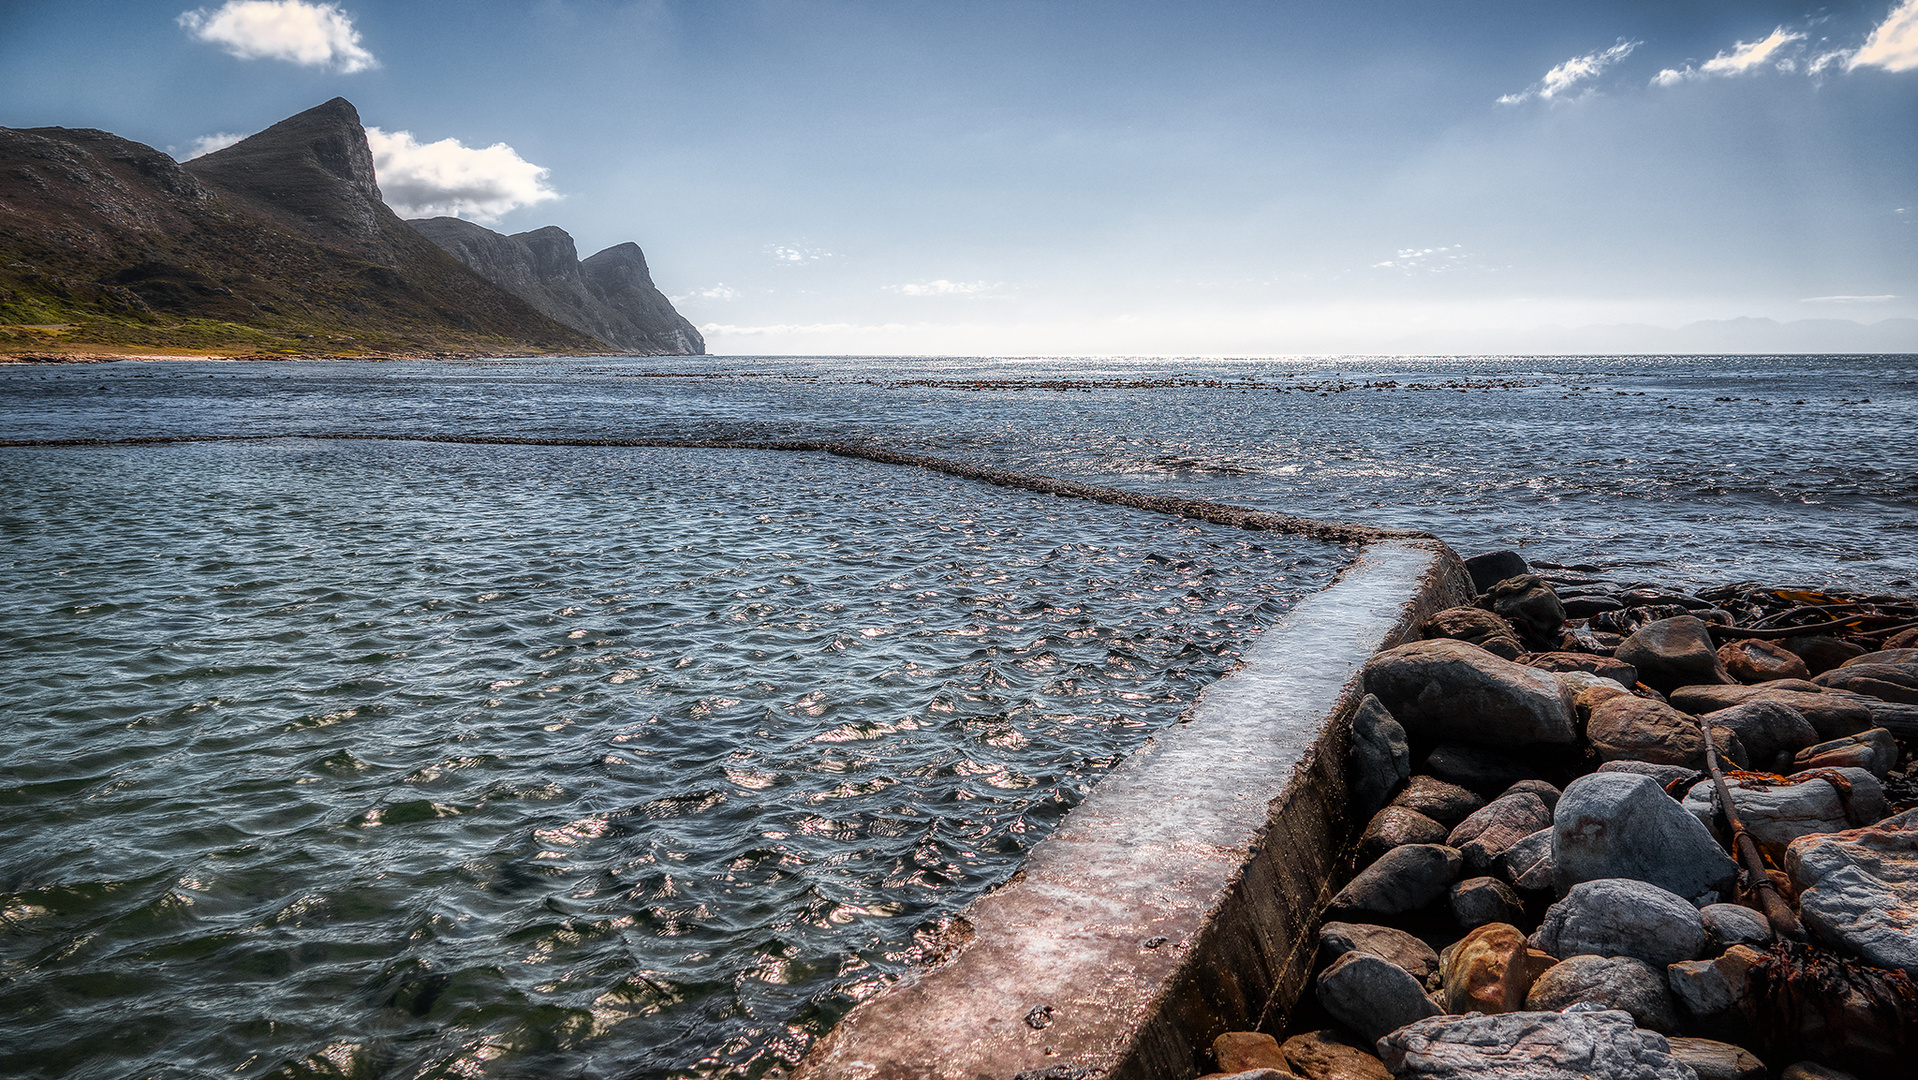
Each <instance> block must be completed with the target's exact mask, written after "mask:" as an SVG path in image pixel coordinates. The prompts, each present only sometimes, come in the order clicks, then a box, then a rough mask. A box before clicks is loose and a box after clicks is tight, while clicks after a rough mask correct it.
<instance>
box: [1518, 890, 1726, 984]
mask: <svg viewBox="0 0 1918 1080" xmlns="http://www.w3.org/2000/svg"><path fill="white" fill-rule="evenodd" d="M1531 942H1532V945H1533V947H1534V948H1538V949H1542V950H1543V951H1545V952H1547V953H1550V954H1551V955H1553V956H1556V957H1558V958H1559V959H1561V960H1563V959H1566V958H1568V957H1573V956H1582V955H1586V954H1590V955H1593V956H1631V957H1636V958H1638V959H1640V960H1643V961H1645V962H1646V963H1648V964H1652V965H1654V966H1657V967H1664V966H1665V965H1666V964H1674V963H1677V962H1679V961H1681V960H1690V959H1692V958H1693V957H1695V956H1697V955H1698V954H1699V953H1700V952H1703V951H1704V949H1705V923H1704V920H1702V919H1701V918H1700V917H1699V915H1698V909H1697V908H1695V907H1693V906H1692V905H1691V904H1690V903H1689V902H1687V901H1686V900H1685V898H1684V897H1682V896H1678V895H1676V894H1674V893H1670V892H1667V891H1665V890H1664V889H1661V888H1659V887H1658V886H1656V885H1648V884H1646V883H1645V882H1643V881H1633V880H1631V879H1629V878H1606V879H1604V880H1601V881H1587V882H1584V883H1582V884H1579V885H1575V886H1573V888H1572V891H1571V892H1569V893H1566V894H1565V899H1563V900H1560V901H1559V902H1558V903H1556V904H1553V905H1552V906H1551V907H1550V908H1547V909H1546V911H1545V919H1544V921H1543V922H1542V923H1540V924H1539V928H1538V931H1537V932H1536V933H1534V934H1533V935H1532V937H1531Z"/></svg>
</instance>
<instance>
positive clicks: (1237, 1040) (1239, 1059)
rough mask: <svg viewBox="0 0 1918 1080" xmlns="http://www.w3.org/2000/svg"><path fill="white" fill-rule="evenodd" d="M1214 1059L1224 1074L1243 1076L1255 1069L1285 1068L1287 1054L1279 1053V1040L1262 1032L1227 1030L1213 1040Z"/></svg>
mask: <svg viewBox="0 0 1918 1080" xmlns="http://www.w3.org/2000/svg"><path fill="white" fill-rule="evenodd" d="M1212 1057H1213V1058H1214V1059H1215V1060H1217V1061H1218V1063H1219V1071H1220V1072H1222V1073H1240V1072H1247V1071H1250V1070H1252V1069H1283V1068H1285V1067H1286V1063H1285V1055H1284V1054H1282V1053H1280V1052H1279V1040H1277V1039H1275V1038H1273V1037H1272V1036H1270V1035H1267V1034H1266V1033H1265V1032H1263V1031H1228V1032H1226V1033H1225V1034H1223V1035H1221V1036H1219V1037H1218V1038H1216V1039H1213V1040H1212Z"/></svg>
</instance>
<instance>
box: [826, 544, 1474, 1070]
mask: <svg viewBox="0 0 1918 1080" xmlns="http://www.w3.org/2000/svg"><path fill="white" fill-rule="evenodd" d="M1470 598H1471V586H1470V580H1469V578H1468V577H1467V575H1466V573H1465V569H1464V567H1463V566H1462V565H1461V564H1460V562H1459V560H1458V558H1457V557H1456V556H1455V555H1453V554H1452V552H1451V550H1450V549H1448V548H1446V547H1445V545H1443V544H1441V543H1439V542H1437V541H1430V540H1424V541H1420V540H1389V541H1381V542H1376V543H1373V544H1372V545H1370V546H1369V547H1367V548H1366V549H1365V550H1364V551H1363V553H1362V554H1361V555H1360V556H1359V558H1358V559H1357V561H1355V562H1354V563H1353V565H1352V566H1350V567H1349V568H1347V569H1346V571H1345V572H1344V573H1343V574H1342V575H1341V576H1340V578H1339V580H1338V581H1337V582H1335V583H1334V584H1333V585H1332V586H1330V587H1329V588H1327V589H1325V590H1324V591H1322V592H1319V593H1317V594H1314V595H1312V596H1309V597H1306V598H1305V599H1304V600H1302V601H1300V602H1299V604H1298V605H1297V606H1295V607H1294V608H1293V609H1292V610H1291V611H1290V612H1289V613H1287V615H1286V616H1285V618H1284V619H1283V620H1281V621H1280V622H1279V623H1278V624H1277V625H1275V626H1273V627H1271V628H1269V629H1267V630H1266V631H1265V632H1264V633H1262V634H1260V635H1259V640H1258V641H1257V643H1256V644H1255V645H1254V646H1253V648H1252V649H1251V650H1250V651H1249V652H1248V654H1247V656H1246V662H1245V666H1244V668H1243V670H1241V671H1239V672H1238V673H1236V674H1234V675H1231V676H1228V677H1227V678H1224V679H1221V680H1219V681H1218V682H1217V683H1214V684H1213V685H1212V686H1210V687H1209V688H1207V690H1206V691H1205V694H1204V695H1203V696H1202V697H1201V699H1200V701H1199V704H1198V706H1197V707H1196V709H1195V710H1194V713H1193V716H1192V718H1191V720H1190V721H1189V722H1187V723H1185V724H1181V725H1179V726H1177V727H1175V728H1172V729H1170V730H1167V731H1165V732H1162V733H1161V734H1160V735H1159V736H1157V737H1156V738H1154V739H1153V740H1152V741H1151V742H1149V743H1148V744H1147V745H1146V746H1145V747H1144V748H1143V749H1141V750H1140V751H1139V752H1138V753H1136V754H1134V755H1133V756H1132V757H1131V758H1130V759H1128V760H1127V761H1126V762H1125V764H1124V765H1122V766H1121V767H1120V768H1118V769H1116V770H1114V772H1113V773H1112V775H1110V776H1108V777H1107V778H1106V779H1105V780H1104V781H1103V782H1101V783H1100V784H1099V785H1098V787H1096V788H1094V789H1093V791H1092V794H1091V795H1090V796H1088V797H1087V799H1086V801H1085V802H1083V803H1081V804H1080V805H1079V806H1078V807H1077V808H1075V809H1074V810H1073V811H1072V813H1071V814H1069V815H1067V817H1066V819H1065V821H1064V822H1062V823H1061V824H1060V826H1059V828H1058V829H1057V830H1056V831H1054V832H1053V834H1052V835H1051V836H1049V837H1047V838H1046V839H1045V840H1044V841H1042V842H1041V843H1040V844H1039V845H1038V846H1036V847H1035V848H1033V850H1032V854H1031V855H1030V856H1029V857H1028V858H1027V860H1026V862H1025V865H1024V866H1023V867H1022V868H1021V869H1020V871H1019V872H1018V873H1017V874H1015V875H1014V876H1013V878H1012V880H1010V881H1009V882H1007V883H1006V884H1005V885H1004V886H1002V887H1000V888H999V889H997V890H995V891H993V892H991V893H988V894H987V895H985V896H982V897H980V898H979V899H978V900H976V901H974V902H973V903H972V904H971V905H970V906H969V907H967V908H966V910H965V912H964V913H963V916H962V918H961V919H960V920H959V921H958V922H957V923H956V932H955V942H956V947H955V948H954V950H953V951H952V953H951V954H950V955H949V959H948V960H947V961H946V962H945V963H943V964H941V965H940V966H937V967H933V968H929V969H925V970H922V971H918V972H915V973H913V974H912V975H911V976H910V977H908V978H907V979H905V980H903V981H902V982H901V983H900V984H899V985H897V986H894V987H893V988H891V989H890V990H888V991H887V992H886V993H884V994H881V995H880V996H878V997H876V998H873V999H872V1000H870V1001H867V1002H864V1003H862V1004H861V1005H859V1006H858V1007H857V1008H855V1009H854V1010H853V1011H852V1012H851V1013H849V1014H847V1016H846V1017H845V1019H843V1020H842V1021H841V1022H840V1023H839V1025H838V1026H837V1027H836V1028H834V1030H833V1031H832V1032H831V1034H829V1035H828V1036H827V1037H826V1038H824V1039H822V1040H821V1041H820V1042H819V1043H818V1045H817V1046H815V1047H814V1048H813V1051H812V1053H811V1054H810V1055H809V1056H808V1057H807V1058H806V1060H805V1061H804V1062H803V1063H802V1064H801V1065H800V1067H799V1069H798V1072H797V1077H798V1078H799V1080H840V1078H844V1080H902V1078H915V1080H917V1078H926V1080H933V1078H938V1080H985V1078H990V1080H1089V1078H1093V1077H1097V1078H1100V1080H1133V1078H1136V1080H1167V1078H1180V1077H1190V1076H1193V1075H1195V1074H1196V1073H1197V1072H1198V1071H1199V1070H1200V1066H1201V1065H1206V1064H1209V1062H1207V1061H1205V1060H1204V1059H1205V1057H1206V1056H1207V1055H1208V1053H1209V1047H1210V1045H1211V1042H1212V1039H1213V1038H1214V1037H1215V1036H1217V1035H1218V1034H1219V1033H1220V1032H1223V1031H1229V1030H1247V1029H1253V1028H1258V1027H1261V1026H1264V1027H1266V1028H1268V1029H1270V1028H1275V1027H1276V1026H1277V1025H1278V1024H1280V1023H1281V1022H1282V1021H1283V1019H1284V1015H1285V1013H1286V1012H1287V1010H1289V1009H1290V1008H1291V1006H1292V1003H1293V1002H1294V1001H1296V1000H1297V998H1298V994H1299V992H1300V990H1301V989H1302V988H1303V987H1304V985H1305V981H1306V979H1307V978H1308V977H1309V976H1310V974H1311V972H1310V966H1311V963H1312V960H1313V955H1314V953H1315V951H1316V949H1317V938H1316V929H1317V926H1318V922H1319V913H1320V912H1321V910H1323V908H1324V906H1325V903H1326V901H1327V900H1329V899H1330V897H1331V893H1332V891H1333V890H1332V886H1333V883H1334V881H1335V880H1336V879H1337V878H1338V877H1339V876H1340V874H1341V871H1342V870H1343V866H1342V865H1341V860H1343V859H1344V858H1345V857H1346V851H1347V849H1348V848H1349V846H1350V839H1351V832H1352V829H1353V828H1354V825H1355V823H1353V822H1351V821H1348V820H1347V817H1346V814H1345V775H1344V769H1343V762H1344V759H1345V745H1346V739H1347V737H1348V724H1347V723H1346V721H1347V720H1348V719H1349V718H1350V716H1351V713H1352V711H1353V709H1354V708H1356V706H1357V704H1358V700H1359V696H1360V695H1359V693H1358V691H1357V689H1356V687H1355V686H1354V685H1353V683H1354V677H1355V676H1356V675H1357V673H1358V670H1359V668H1360V666H1361V665H1363V664H1364V663H1365V661H1366V659H1367V658H1368V657H1370V656H1371V655H1372V654H1373V653H1374V652H1376V651H1378V650H1379V649H1384V648H1390V647H1391V646H1393V645H1396V644H1399V643H1401V642H1402V641H1405V640H1410V639H1412V638H1415V637H1417V633H1418V631H1417V626H1418V623H1419V621H1420V620H1421V619H1423V618H1424V617H1425V616H1427V615H1429V614H1431V613H1432V612H1434V611H1438V610H1440V609H1443V608H1446V607H1451V606H1453V605H1456V604H1460V603H1467V602H1469V601H1470ZM1357 824H1363V823H1357Z"/></svg>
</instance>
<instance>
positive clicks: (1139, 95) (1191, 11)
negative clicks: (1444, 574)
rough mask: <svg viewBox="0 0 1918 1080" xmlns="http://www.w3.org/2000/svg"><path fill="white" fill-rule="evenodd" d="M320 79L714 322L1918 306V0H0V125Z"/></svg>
mask: <svg viewBox="0 0 1918 1080" xmlns="http://www.w3.org/2000/svg"><path fill="white" fill-rule="evenodd" d="M334 95H344V96H345V97H347V98H348V99H350V100H352V101H353V102H354V103H355V104H356V105H357V106H358V107H359V110H360V113H361V116H362V117H363V118H364V119H365V121H366V123H367V124H368V125H369V126H371V127H376V128H378V129H379V139H380V141H379V142H378V144H377V145H378V146H379V147H381V148H382V152H383V154H384V155H385V156H384V157H383V170H382V177H381V179H382V183H383V185H384V186H385V187H386V189H387V193H388V197H389V202H398V201H401V200H402V199H403V198H404V199H411V200H413V202H412V204H411V205H414V206H415V207H416V208H417V207H437V208H439V209H447V208H454V209H458V210H460V212H462V213H463V214H464V215H465V216H469V217H477V218H480V219H482V220H485V221H486V223H488V224H490V225H491V226H492V227H494V228H498V229H501V230H502V231H508V232H511V231H517V230H521V229H530V228H535V227H538V226H541V225H546V224H557V225H560V226H562V227H564V228H566V229H567V230H568V231H570V232H572V233H573V235H574V236H575V237H576V238H577V239H578V241H579V244H580V247H581V250H582V254H584V253H590V252H591V251H594V250H597V249H599V248H601V247H604V246H607V245H610V244H614V243H618V242H621V241H625V240H635V241H637V242H639V243H640V244H641V245H642V246H643V247H644V248H645V250H646V252H647V255H648V257H649V259H650V261H651V263H652V266H653V271H654V276H655V278H656V279H657V280H658V282H659V284H660V286H661V287H662V288H663V289H664V290H665V291H666V292H667V293H669V294H670V295H672V296H674V297H675V299H676V301H677V302H678V304H679V306H680V308H681V310H682V311H683V312H684V313H685V314H687V315H688V317H690V318H691V319H692V320H693V321H694V322H696V323H699V324H701V325H702V327H704V328H705V329H706V333H707V337H708V342H709V345H710V347H711V348H712V350H713V351H714V352H724V353H967V354H974V353H983V354H1013V355H1031V354H1058V353H1131V354H1207V355H1270V354H1282V353H1299V352H1325V351H1403V350H1417V351H1468V350H1477V349H1485V348H1499V347H1525V346H1526V345H1527V344H1528V343H1529V342H1532V341H1534V340H1535V339H1536V340H1544V339H1545V338H1550V339H1551V340H1553V341H1559V340H1562V339H1564V338H1565V337H1566V335H1565V333H1564V332H1562V331H1559V330H1555V329H1552V328H1554V327H1573V328H1577V327H1584V326H1588V325H1594V324H1596V325H1609V324H1651V325H1656V326H1664V327H1676V326H1681V325H1683V324H1687V323H1692V322H1696V321H1699V320H1716V319H1732V318H1738V317H1761V318H1771V319H1777V320H1781V321H1788V320H1797V319H1844V320H1856V321H1859V322H1864V323H1871V322H1874V321H1877V320H1880V319H1884V318H1889V317H1913V316H1918V138H1915V137H1914V133H1918V0H1870V2H1865V3H1835V4H1825V5H1819V6H1804V5H1799V4H1778V3H1763V2H1747V3H1712V2H1688V3H1685V4H1676V5H1674V4H1667V3H1644V4H1626V3H1616V4H1578V3H1559V4H1543V3H1537V2H1530V3H1477V4H1469V5H1460V4H1432V3H1430V2H1429V0H1423V2H1405V3H1399V2H1387V3H1360V2H1337V3H1331V2H1328V3H1294V2H1276V0H1274V2H1262V3H1252V2H1244V3H1178V4H1173V3H1158V4H1129V3H1124V2H1115V0H1105V2H1099V3H1077V2H1066V0H1057V2H1042V0H1024V2H1017V3H1012V2H1007V3H998V2H968V3H938V4H935V3H902V2H872V3H856V2H846V0H836V2H826V0H819V2H804V0H780V2H743V0H742V2H736V3H735V2H726V0H714V2H705V3H674V2H644V3H617V2H611V0H538V2H504V0H499V2H493V0H469V2H465V3H461V4H421V3H398V2H389V0H345V2H341V3H338V4H331V5H328V4H312V3H305V2H302V0H270V2H264V0H252V2H251V3H225V4H222V3H219V2H213V3H204V4H197V5H196V4H189V3H183V2H181V0H173V2H171V3H147V2H141V0H132V2H125V0H123V2H114V3H96V2H91V0H62V2H60V3H30V2H24V0H0V125H5V126H10V127H33V126H43V125H62V126H68V127H100V128H105V129H107V130H110V131H113V132H116V133H118V134H121V135H125V136H127V137H129V138H133V139H137V140H139V141H142V142H146V143H149V144H151V145H154V146H157V147H160V148H162V149H168V148H171V149H172V151H173V152H174V153H175V154H176V156H181V157H185V156H187V155H188V154H190V153H192V152H193V149H194V147H195V146H196V145H197V144H199V143H198V141H199V140H202V139H205V138H208V137H212V136H219V135H221V134H226V135H238V134H245V133H250V132H252V131H257V130H259V129H260V128H262V127H265V126H267V125H268V124H271V123H273V122H274V121H276V120H279V119H281V118H283V117H285V116H288V115H291V114H292V113H294V112H298V111H300V110H301V109H305V108H308V107H310V106H312V105H315V104H318V103H319V102H321V101H324V100H326V99H328V98H330V97H333V96H334ZM444 140H457V143H448V142H445V141H444ZM488 148H495V149H491V150H490V151H489V150H488ZM469 150H478V151H482V152H481V153H478V154H474V153H468V152H466V151H469ZM539 170H544V172H540V171H539ZM435 185H438V187H437V188H436V186H435ZM442 189H443V190H442ZM436 198H437V199H439V201H438V202H437V203H436V202H434V200H435V199H436ZM462 199H463V200H464V201H462ZM1554 335H1556V336H1554ZM1571 336H1572V337H1573V338H1576V333H1573V334H1572V335H1571Z"/></svg>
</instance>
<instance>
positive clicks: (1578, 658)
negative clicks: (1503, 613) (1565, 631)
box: [1518, 652, 1638, 686]
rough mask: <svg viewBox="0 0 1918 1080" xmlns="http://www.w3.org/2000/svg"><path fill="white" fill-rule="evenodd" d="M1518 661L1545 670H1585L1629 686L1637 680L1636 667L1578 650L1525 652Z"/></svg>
mask: <svg viewBox="0 0 1918 1080" xmlns="http://www.w3.org/2000/svg"><path fill="white" fill-rule="evenodd" d="M1518 662H1519V663H1521V664H1524V665H1525V666H1526V667H1535V668H1540V669H1542V670H1545V671H1586V672H1590V673H1591V674H1593V675H1596V676H1598V677H1599V678H1601V679H1610V680H1612V681H1613V682H1615V683H1617V684H1619V685H1620V686H1631V685H1632V684H1634V683H1636V682H1637V681H1638V669H1637V668H1635V667H1633V666H1632V665H1630V664H1628V663H1626V662H1625V661H1623V660H1620V659H1617V658H1616V657H1611V656H1595V655H1593V654H1592V653H1579V652H1547V653H1527V654H1525V655H1524V656H1521V657H1519V658H1518Z"/></svg>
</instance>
